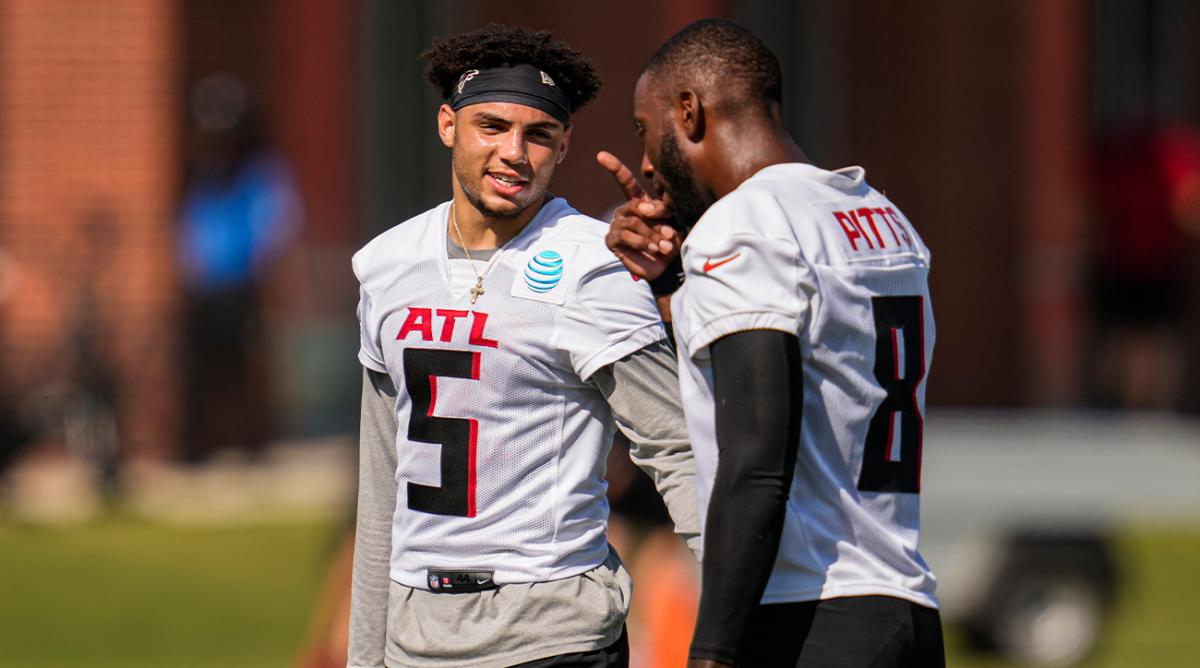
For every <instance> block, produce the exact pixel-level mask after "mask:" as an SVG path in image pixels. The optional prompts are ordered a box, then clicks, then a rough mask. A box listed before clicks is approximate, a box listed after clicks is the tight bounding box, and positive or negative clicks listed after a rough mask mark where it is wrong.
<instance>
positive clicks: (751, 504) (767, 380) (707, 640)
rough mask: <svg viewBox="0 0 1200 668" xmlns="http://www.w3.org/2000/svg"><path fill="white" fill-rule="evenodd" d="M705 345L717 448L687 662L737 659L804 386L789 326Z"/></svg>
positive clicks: (781, 497)
mask: <svg viewBox="0 0 1200 668" xmlns="http://www.w3.org/2000/svg"><path fill="white" fill-rule="evenodd" d="M710 351H711V355H712V372H713V394H714V399H715V404H716V415H715V418H716V434H717V448H718V450H719V452H720V456H719V459H718V464H717V473H716V479H715V482H714V484H713V490H712V495H711V497H710V500H709V505H708V517H707V521H706V524H705V534H704V563H703V588H702V591H701V595H700V611H699V613H698V615H697V619H696V629H695V635H694V636H693V639H692V647H691V652H690V659H691V660H692V661H691V663H690V664H689V665H690V666H693V667H699V666H719V665H722V664H730V665H732V664H734V663H736V661H737V651H738V646H739V641H740V639H741V637H742V635H743V632H744V629H745V627H746V623H747V620H748V619H749V618H750V614H751V612H752V611H753V610H754V608H755V607H756V606H757V605H758V604H759V601H760V600H761V599H762V595H763V591H764V589H765V588H766V586H767V580H768V578H769V577H770V575H771V569H772V567H773V566H774V564H775V555H776V553H777V552H778V551H779V541H780V536H781V533H782V530H783V524H784V518H785V515H786V510H787V499H788V492H789V490H790V488H791V484H792V475H793V472H794V470H795V464H796V452H797V448H798V443H799V435H800V407H801V406H802V398H803V392H804V385H803V377H802V365H801V358H800V343H799V340H798V339H797V338H796V337H795V336H793V335H792V334H788V333H785V332H782V331H775V330H749V331H743V332H737V333H734V334H730V335H728V336H725V337H723V338H720V339H718V340H717V341H715V342H714V343H712V344H711V346H710ZM711 662H717V663H711Z"/></svg>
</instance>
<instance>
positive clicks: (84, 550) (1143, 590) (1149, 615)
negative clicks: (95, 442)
mask: <svg viewBox="0 0 1200 668" xmlns="http://www.w3.org/2000/svg"><path fill="white" fill-rule="evenodd" d="M333 532H334V526H333V524H331V523H323V522H315V521H314V522H310V523H293V524H268V525H262V526H248V527H235V528H215V527H174V526H163V525H159V524H154V523H149V522H143V521H138V520H133V519H128V518H116V519H109V520H106V521H104V522H100V523H97V524H93V525H89V526H85V527H73V528H45V527H29V526H22V525H17V524H12V523H6V522H4V521H0V666H4V667H5V668H75V667H79V668H83V667H85V666H86V667H87V668H110V667H111V668H117V667H120V668H207V667H210V666H211V667H214V668H215V667H217V666H220V667H221V668H241V667H245V668H272V667H279V668H283V667H285V666H288V665H289V663H290V661H291V659H292V657H293V656H294V655H295V653H296V651H297V648H298V646H299V643H300V642H301V640H302V636H303V634H304V631H305V624H306V622H307V619H308V616H309V613H310V607H311V605H312V601H313V599H314V597H315V595H316V591H317V588H318V586H319V584H320V581H321V578H322V577H323V571H324V567H325V565H326V563H327V561H326V559H327V557H328V556H329V550H330V546H331V541H332V540H333V535H334V534H333ZM1119 549H1120V554H1121V556H1122V561H1123V565H1124V566H1126V580H1125V587H1124V590H1123V593H1122V598H1121V601H1122V605H1121V606H1120V607H1119V609H1118V610H1117V614H1116V617H1115V619H1114V620H1113V624H1112V626H1111V628H1110V632H1109V634H1108V635H1107V638H1106V639H1105V643H1104V646H1103V648H1102V650H1101V652H1100V653H1099V654H1098V655H1097V656H1096V657H1095V658H1094V659H1093V660H1092V661H1091V662H1089V663H1088V664H1086V665H1087V666H1089V668H1121V667H1130V668H1133V667H1135V666H1136V667H1141V666H1156V667H1159V668H1170V667H1173V666H1180V667H1182V666H1189V667H1190V666H1194V665H1197V664H1196V657H1197V656H1200V633H1198V632H1197V629H1198V628H1200V603H1197V602H1198V601H1200V533H1186V532H1179V531H1170V530H1162V529H1159V530H1151V529H1142V530H1137V531H1132V532H1129V533H1128V534H1126V535H1125V536H1123V537H1122V538H1121V539H1120V543H1119ZM947 642H948V650H949V651H948V659H949V665H950V666H959V667H963V668H1000V667H1002V666H1006V665H1008V664H1004V663H1002V662H999V661H996V660H994V659H989V658H987V657H980V656H977V655H973V654H971V653H970V652H969V651H968V650H967V649H966V648H965V647H964V645H963V641H962V638H961V636H960V635H958V634H957V633H955V632H954V630H953V629H949V630H948V636H947Z"/></svg>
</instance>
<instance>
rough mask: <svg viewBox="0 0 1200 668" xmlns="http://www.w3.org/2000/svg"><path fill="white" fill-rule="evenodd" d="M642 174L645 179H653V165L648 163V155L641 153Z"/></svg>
mask: <svg viewBox="0 0 1200 668" xmlns="http://www.w3.org/2000/svg"><path fill="white" fill-rule="evenodd" d="M642 176H644V177H646V180H647V181H653V180H654V165H652V164H650V156H649V155H646V154H645V153H643V154H642Z"/></svg>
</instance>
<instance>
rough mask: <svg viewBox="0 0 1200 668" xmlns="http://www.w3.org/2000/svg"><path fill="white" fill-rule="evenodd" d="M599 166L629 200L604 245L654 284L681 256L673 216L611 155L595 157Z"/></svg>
mask: <svg viewBox="0 0 1200 668" xmlns="http://www.w3.org/2000/svg"><path fill="white" fill-rule="evenodd" d="M596 162H598V163H600V166H601V167H603V168H605V169H607V170H608V171H609V172H610V173H611V174H612V175H613V178H614V179H616V181H617V186H619V187H620V188H621V192H623V193H624V194H625V197H626V199H627V200H628V201H627V202H625V203H624V204H622V205H621V206H620V207H618V208H617V210H616V211H615V212H614V213H613V219H612V221H611V222H610V223H609V227H608V234H607V235H606V236H605V237H604V243H605V244H606V245H607V246H608V249H609V250H611V251H612V253H613V255H616V256H617V258H618V259H619V260H621V263H622V264H624V265H625V268H626V269H628V270H629V271H630V272H631V273H633V275H634V276H638V277H640V278H644V279H646V280H654V279H656V278H658V277H659V276H661V275H662V273H663V271H664V270H665V269H666V268H667V265H668V264H669V263H670V262H671V260H672V259H674V257H675V256H676V255H678V254H679V247H680V244H681V243H682V241H683V240H682V238H681V237H680V234H679V232H677V231H676V230H675V228H673V227H671V225H670V224H669V223H670V220H671V212H670V211H669V210H668V208H667V206H666V204H665V203H663V201H662V200H660V199H655V198H652V197H650V196H649V195H647V194H646V193H645V192H644V191H643V190H642V187H641V186H639V185H638V182H637V178H635V177H634V175H633V171H632V170H630V169H629V168H628V167H626V166H625V164H624V163H622V162H621V160H620V159H619V158H617V156H615V155H613V154H612V153H609V152H608V151H601V152H600V153H598V154H596Z"/></svg>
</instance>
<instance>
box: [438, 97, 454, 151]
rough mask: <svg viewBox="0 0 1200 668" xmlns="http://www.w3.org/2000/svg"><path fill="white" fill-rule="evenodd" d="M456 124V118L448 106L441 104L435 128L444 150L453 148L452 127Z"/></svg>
mask: <svg viewBox="0 0 1200 668" xmlns="http://www.w3.org/2000/svg"><path fill="white" fill-rule="evenodd" d="M457 122H458V117H457V116H456V115H455V113H454V110H453V109H451V108H450V105H448V104H443V105H442V106H440V107H438V114H437V127H438V136H439V137H441V139H442V144H443V145H444V146H445V147H446V148H454V127H455V125H456V124H457Z"/></svg>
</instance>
